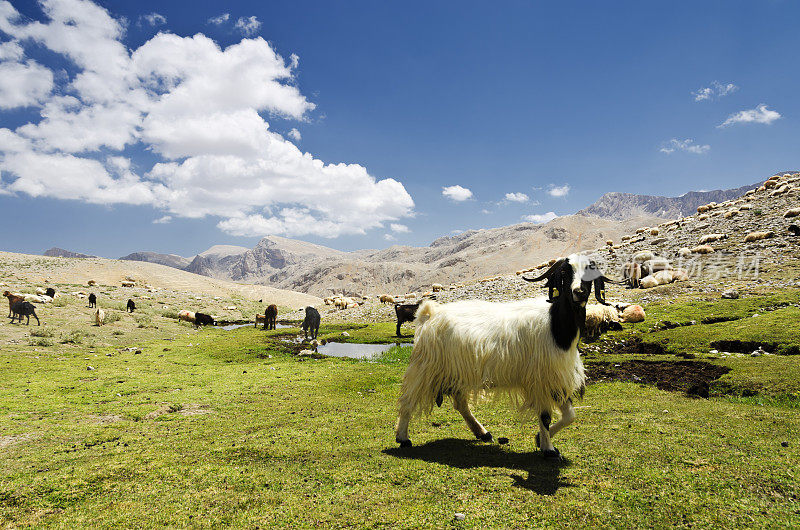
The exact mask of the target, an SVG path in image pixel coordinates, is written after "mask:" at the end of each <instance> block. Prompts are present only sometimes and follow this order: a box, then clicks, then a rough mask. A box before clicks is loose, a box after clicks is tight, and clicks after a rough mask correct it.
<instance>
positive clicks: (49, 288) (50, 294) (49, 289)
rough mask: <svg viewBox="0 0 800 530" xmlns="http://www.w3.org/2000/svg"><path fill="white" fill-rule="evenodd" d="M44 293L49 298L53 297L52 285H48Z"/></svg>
mask: <svg viewBox="0 0 800 530" xmlns="http://www.w3.org/2000/svg"><path fill="white" fill-rule="evenodd" d="M44 294H46V295H47V296H49V297H50V298H55V297H56V290H55V289H53V288H52V287H48V288H47V290H46V291H45V292H44Z"/></svg>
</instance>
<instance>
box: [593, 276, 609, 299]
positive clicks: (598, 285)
mask: <svg viewBox="0 0 800 530" xmlns="http://www.w3.org/2000/svg"><path fill="white" fill-rule="evenodd" d="M594 297H595V298H597V301H598V302H600V303H601V304H603V305H610V304H609V303H608V302H606V286H605V285H604V283H603V278H602V277H600V278H597V279H596V280H595V281H594Z"/></svg>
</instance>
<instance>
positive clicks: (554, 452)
mask: <svg viewBox="0 0 800 530" xmlns="http://www.w3.org/2000/svg"><path fill="white" fill-rule="evenodd" d="M542 456H543V457H545V458H546V459H547V460H561V453H560V452H559V451H558V449H556V448H555V447H553V448H552V449H547V450H546V451H542Z"/></svg>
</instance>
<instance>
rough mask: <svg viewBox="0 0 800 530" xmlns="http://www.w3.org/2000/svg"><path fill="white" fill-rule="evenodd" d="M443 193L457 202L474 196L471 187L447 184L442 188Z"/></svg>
mask: <svg viewBox="0 0 800 530" xmlns="http://www.w3.org/2000/svg"><path fill="white" fill-rule="evenodd" d="M442 195H444V196H445V197H447V198H448V199H450V200H451V201H455V202H462V201H466V200H469V199H471V198H472V191H470V190H469V188H465V187H463V186H459V185H458V184H456V185H455V186H445V187H444V188H442Z"/></svg>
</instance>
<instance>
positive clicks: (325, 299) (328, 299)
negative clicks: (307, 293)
mask: <svg viewBox="0 0 800 530" xmlns="http://www.w3.org/2000/svg"><path fill="white" fill-rule="evenodd" d="M333 300H334V299H333V298H332V297H330V296H327V297H325V298H323V299H322V301H323V302H325V305H331V304H333Z"/></svg>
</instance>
